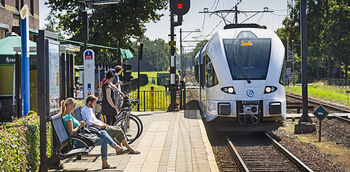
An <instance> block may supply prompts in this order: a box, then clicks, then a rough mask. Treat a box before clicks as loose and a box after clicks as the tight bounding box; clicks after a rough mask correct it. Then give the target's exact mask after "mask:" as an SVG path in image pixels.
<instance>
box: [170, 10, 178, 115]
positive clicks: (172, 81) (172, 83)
mask: <svg viewBox="0 0 350 172" xmlns="http://www.w3.org/2000/svg"><path fill="white" fill-rule="evenodd" d="M170 25H171V26H170V41H171V43H172V44H171V49H170V53H171V54H170V96H171V102H170V106H169V108H168V110H169V111H177V110H178V109H177V107H176V90H175V86H176V85H175V74H176V60H175V45H174V44H173V42H174V41H175V34H174V27H175V24H174V14H173V13H172V12H170Z"/></svg>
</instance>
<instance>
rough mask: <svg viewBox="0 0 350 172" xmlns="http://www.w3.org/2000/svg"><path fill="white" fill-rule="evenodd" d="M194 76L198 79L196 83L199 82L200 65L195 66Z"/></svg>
mask: <svg viewBox="0 0 350 172" xmlns="http://www.w3.org/2000/svg"><path fill="white" fill-rule="evenodd" d="M194 75H195V77H196V81H197V82H199V65H197V64H196V65H195V66H194Z"/></svg>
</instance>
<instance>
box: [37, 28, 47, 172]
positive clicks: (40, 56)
mask: <svg viewBox="0 0 350 172" xmlns="http://www.w3.org/2000/svg"><path fill="white" fill-rule="evenodd" d="M45 45H46V42H45V31H44V30H39V39H38V42H37V69H38V114H39V116H40V126H46V115H47V114H48V113H49V109H48V106H49V102H48V101H47V100H48V91H49V90H48V87H49V83H48V74H47V73H48V71H47V69H48V61H47V58H46V55H45V54H46V52H47V47H46V46H45ZM46 141H47V139H46V127H40V170H39V171H47V170H48V169H47V168H48V162H47V155H46Z"/></svg>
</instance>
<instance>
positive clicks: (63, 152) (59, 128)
mask: <svg viewBox="0 0 350 172" xmlns="http://www.w3.org/2000/svg"><path fill="white" fill-rule="evenodd" d="M51 124H52V128H53V130H52V131H53V137H56V140H58V146H57V147H54V148H53V151H52V153H53V154H52V156H51V158H50V160H49V162H56V161H57V160H63V159H67V158H70V157H73V156H77V155H80V156H81V155H86V154H88V153H89V152H90V151H91V150H92V149H93V148H94V147H95V146H88V144H87V143H85V142H84V141H83V140H81V139H79V138H76V137H74V136H72V137H69V134H68V132H67V130H66V128H65V127H64V124H63V120H62V116H61V114H56V115H53V116H51ZM73 141H78V142H81V143H83V144H84V145H85V147H82V148H75V147H74V145H73ZM55 160H56V161H55Z"/></svg>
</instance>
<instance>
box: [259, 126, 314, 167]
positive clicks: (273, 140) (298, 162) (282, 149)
mask: <svg viewBox="0 0 350 172" xmlns="http://www.w3.org/2000/svg"><path fill="white" fill-rule="evenodd" d="M265 135H266V136H267V137H268V138H269V139H270V140H271V142H272V143H273V145H274V146H275V148H277V149H278V150H279V151H280V152H281V153H282V154H284V155H286V156H287V158H288V159H290V160H291V161H293V163H294V164H295V165H297V166H298V168H299V169H300V170H302V171H309V172H312V170H311V169H310V168H309V167H308V166H306V165H305V164H304V163H303V162H302V161H300V160H299V159H298V158H297V157H296V156H294V155H293V154H292V153H290V152H289V151H288V150H287V149H286V148H284V147H283V146H282V145H281V144H279V143H278V142H277V141H276V140H275V139H273V138H272V137H271V136H270V135H269V134H267V133H265Z"/></svg>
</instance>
